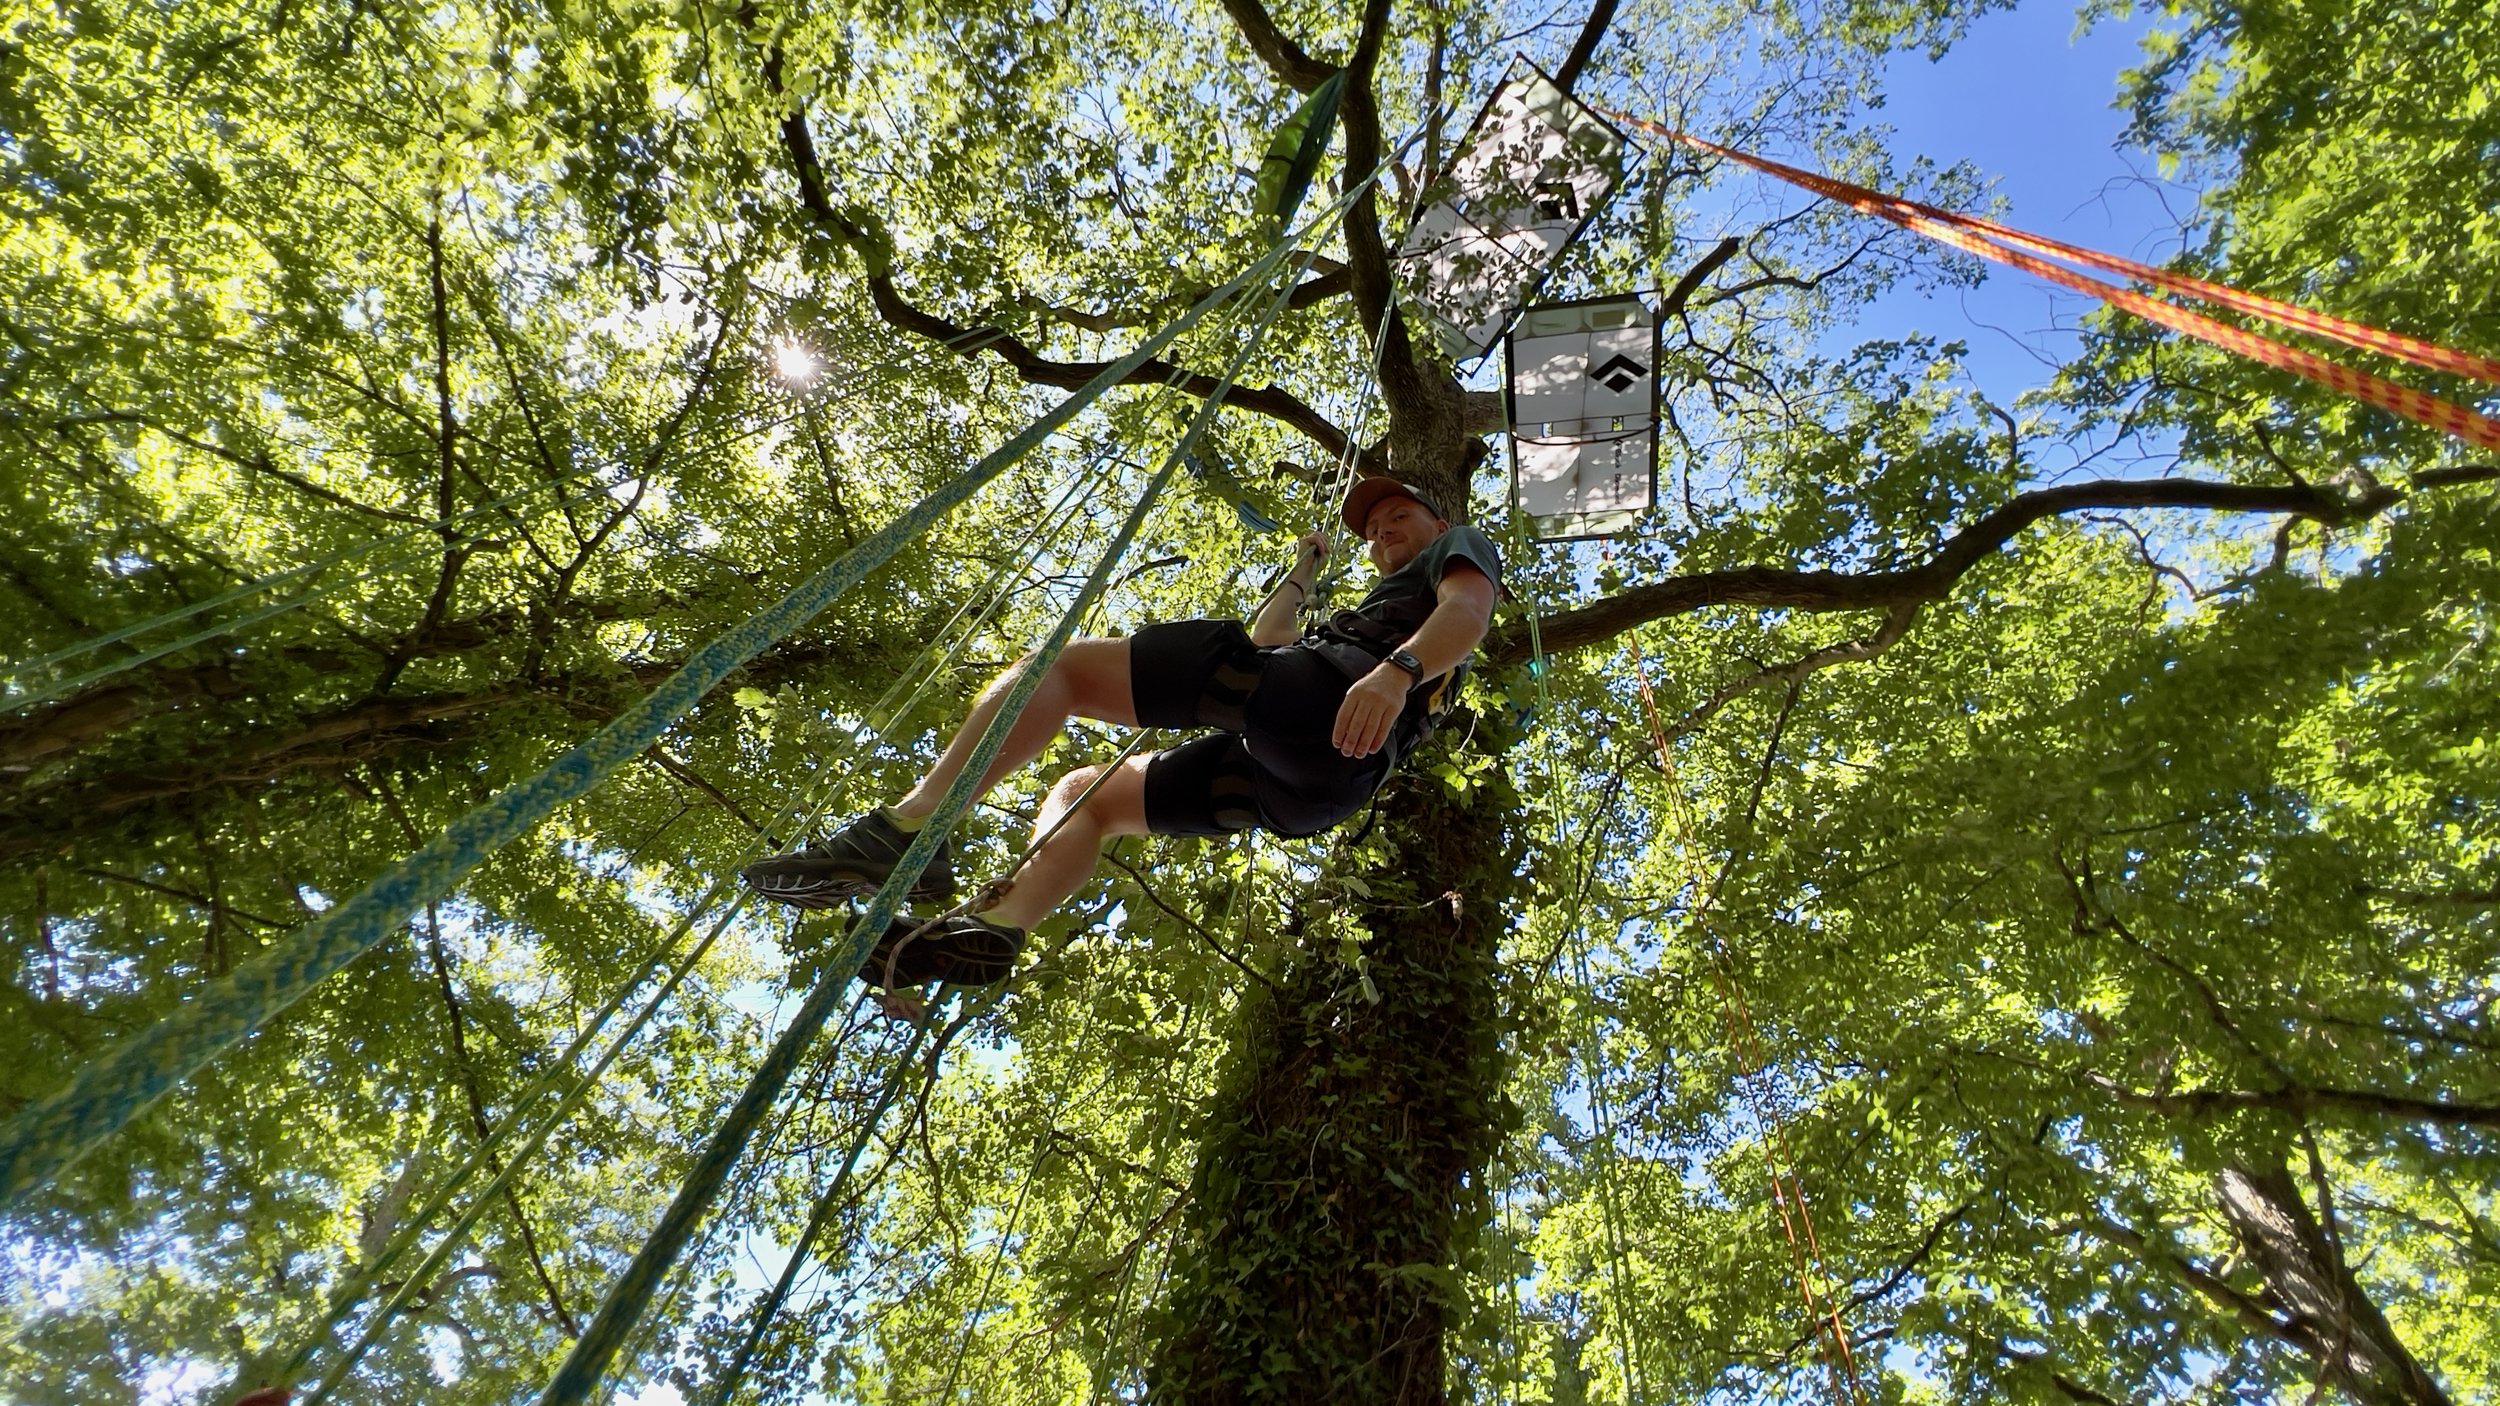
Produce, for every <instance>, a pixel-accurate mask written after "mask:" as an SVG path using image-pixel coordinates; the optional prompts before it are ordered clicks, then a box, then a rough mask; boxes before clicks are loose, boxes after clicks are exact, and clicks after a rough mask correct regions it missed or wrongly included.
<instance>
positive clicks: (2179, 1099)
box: [2083, 1070, 2500, 1128]
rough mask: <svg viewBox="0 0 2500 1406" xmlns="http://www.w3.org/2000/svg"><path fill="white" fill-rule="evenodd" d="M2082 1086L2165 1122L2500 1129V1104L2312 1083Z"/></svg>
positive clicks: (2096, 1076) (2099, 1080) (2100, 1082)
mask: <svg viewBox="0 0 2500 1406" xmlns="http://www.w3.org/2000/svg"><path fill="white" fill-rule="evenodd" d="M2083 1078H2084V1082H2086V1083H2088V1084H2090V1085H2091V1086H2092V1087H2094V1088H2096V1089H2098V1090H2100V1091H2101V1092H2102V1093H2104V1094H2107V1095H2108V1096H2109V1097H2111V1098H2112V1099H2115V1100H2117V1101H2118V1102H2119V1103H2122V1104H2125V1105H2126V1106H2127V1107H2129V1108H2140V1109H2143V1110H2145V1111H2146V1112H2149V1113H2159V1114H2162V1115H2163V1116H2165V1117H2176V1118H2210V1117H2213V1116H2215V1115H2216V1114H2222V1113H2236V1112H2241V1111H2245V1110H2249V1109H2264V1110H2267V1111H2270V1112H2277V1113H2290V1114H2294V1115H2298V1116H2307V1115H2309V1114H2313V1113H2360V1114H2366V1115H2369V1116H2371V1117H2376V1118H2396V1119H2401V1120H2403V1121H2405V1122H2409V1123H2430V1124H2433V1125H2435V1126H2438V1127H2443V1128H2500V1103H2451V1102H2447V1101H2445V1100H2440V1099H2427V1098H2413V1097H2410V1096H2407V1095H2404V1094H2390V1093H2381V1092H2378V1091H2377V1090H2374V1089H2334V1088H2323V1087H2320V1086H2317V1085H2312V1084H2286V1085H2284V1086H2283V1087H2281V1088H2279V1089H2189V1090H2185V1091H2182V1092H2173V1093H2163V1092H2159V1091H2156V1090H2151V1089H2137V1088H2130V1087H2128V1086H2127V1085H2125V1084H2121V1083H2119V1082H2118V1081H2117V1080H2115V1079H2112V1078H2110V1077H2109V1076H2108V1075H2106V1074H2100V1073H2096V1072H2093V1071H2090V1070H2086V1071H2084V1075H2083Z"/></svg>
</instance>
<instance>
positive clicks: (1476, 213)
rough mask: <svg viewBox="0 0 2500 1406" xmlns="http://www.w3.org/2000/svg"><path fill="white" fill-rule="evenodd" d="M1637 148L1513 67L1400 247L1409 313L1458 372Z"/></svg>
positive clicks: (1540, 77) (1523, 67) (1483, 347)
mask: <svg viewBox="0 0 2500 1406" xmlns="http://www.w3.org/2000/svg"><path fill="white" fill-rule="evenodd" d="M1627 145H1628V143H1627V142H1626V141H1625V139H1624V137H1623V134H1622V133H1620V132H1618V131H1616V130H1615V129H1614V128H1613V127H1611V126H1609V125H1607V124H1606V122H1605V121H1604V120H1603V119H1601V118H1599V117H1598V115H1597V114H1596V113H1594V112H1592V111H1590V110H1589V109H1588V108H1587V107H1585V106H1583V105H1581V104H1580V103H1579V102H1577V101H1576V100H1574V99H1573V98H1572V97H1571V95H1570V94H1568V93H1565V92H1564V91H1563V90H1562V89H1560V88H1558V87H1556V86H1554V84H1553V82H1552V80H1550V79H1548V78H1547V77H1546V76H1545V75H1544V74H1543V73H1540V72H1538V71H1537V69H1536V68H1535V66H1534V65H1532V64H1529V63H1527V62H1526V61H1525V60H1521V61H1520V62H1518V63H1516V64H1514V65H1513V66H1512V69H1511V76H1510V77H1508V78H1506V79H1504V80H1503V82H1502V86H1501V87H1500V88H1498V89H1495V90H1494V93H1493V97H1492V100H1491V101H1489V102H1487V103H1486V104H1485V108H1484V111H1483V112H1482V113H1481V114H1479V115H1478V116H1477V118H1476V123H1475V126H1473V127H1471V128H1469V129H1468V133H1467V139H1466V141H1465V142H1463V143H1462V144H1461V145H1460V146H1459V149H1458V154H1457V156H1455V157H1454V158H1453V159H1452V160H1451V162H1450V168H1449V174H1448V175H1447V176H1445V177H1444V178H1442V179H1441V180H1439V181H1436V182H1434V183H1433V185H1432V186H1431V187H1430V188H1429V190H1428V191H1427V195H1428V197H1430V198H1429V200H1428V203H1427V204H1426V205H1425V206H1424V208H1423V209H1422V210H1421V211H1420V212H1418V213H1417V215H1416V216H1415V224H1414V226H1413V227H1412V228H1411V229H1409V230H1408V231H1407V232H1406V238H1405V239H1404V240H1403V241H1401V242H1400V243H1399V245H1398V258H1397V263H1398V279H1399V282H1400V284H1401V285H1402V286H1403V288H1404V290H1405V294H1406V298H1405V303H1406V309H1407V313H1408V315H1409V316H1410V317H1412V318H1414V319H1415V320H1416V321H1417V322H1418V323H1420V324H1421V325H1422V326H1424V327H1425V328H1428V329H1429V330H1430V331H1431V333H1432V336H1433V339H1434V341H1435V342H1436V343H1437V344H1438V345H1439V346H1440V348H1441V351H1442V353H1443V354H1444V355H1446V356H1448V357H1449V358H1450V360H1451V361H1452V362H1454V363H1458V364H1462V365H1463V364H1465V363H1468V362H1471V361H1473V360H1475V359H1476V358H1478V357H1480V356H1482V355H1484V354H1485V352H1487V351H1489V350H1491V349H1492V346H1493V343H1494V342H1495V341H1497V340H1499V339H1500V337H1501V335H1502V329H1503V328H1504V327H1505V326H1507V325H1508V324H1509V322H1510V319H1511V315H1512V314H1513V313H1514V312H1516V311H1517V310H1518V308H1519V307H1520V305H1521V304H1523V303H1525V302H1526V301H1527V300H1528V298H1529V297H1530V296H1531V295H1533V294H1534V293H1535V292H1536V288H1537V285H1538V284H1539V283H1541V282H1543V281H1544V278H1545V275H1546V272H1547V271H1548V270H1550V269H1551V268H1552V267H1553V265H1554V260H1555V259H1556V258H1557V257H1559V256H1560V255H1561V253H1562V251H1563V249H1564V247H1565V246H1566V245H1568V244H1570V243H1571V241H1572V240H1573V239H1575V238H1577V237H1578V236H1579V233H1580V231H1581V230H1582V229H1585V228H1586V227H1587V226H1588V222H1589V220H1590V219H1591V218H1592V217H1594V216H1595V215H1596V213H1597V209H1598V207H1599V206H1600V205H1602V204H1604V203H1605V201H1606V198H1607V197H1608V196H1609V195H1611V194H1613V193H1614V190H1615V187H1617V186H1618V185H1620V184H1622V182H1623V173H1624V160H1625V154H1626V147H1627Z"/></svg>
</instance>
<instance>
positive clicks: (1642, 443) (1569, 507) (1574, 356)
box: [1505, 294, 1658, 542]
mask: <svg viewBox="0 0 2500 1406" xmlns="http://www.w3.org/2000/svg"><path fill="white" fill-rule="evenodd" d="M1509 353H1510V358H1509V359H1510V380H1509V384H1508V386H1507V388H1506V390H1505V394H1506V395H1507V396H1508V397H1509V416H1510V427H1511V456H1510V461H1511V504H1512V506H1513V507H1514V508H1515V509H1517V510H1518V511H1519V512H1521V513H1525V514H1526V515H1527V516H1528V518H1529V520H1530V522H1531V523H1532V524H1533V525H1534V530H1535V532H1536V536H1537V539H1538V540H1539V541H1546V542H1552V541H1566V540H1569V539H1571V538H1575V537H1598V536H1604V535H1606V534H1608V533H1612V532H1618V531H1621V530H1622V529H1623V528H1625V527H1628V526H1630V525H1631V524H1632V523H1633V522H1635V521H1637V520H1638V519H1639V518H1640V516H1641V515H1642V514H1644V513H1646V512H1648V511H1649V510H1650V509H1652V508H1654V507H1656V506H1657V505H1658V371H1657V367H1658V319H1657V316H1656V315H1655V314H1654V313H1652V312H1651V311H1650V309H1649V305H1648V304H1647V303H1645V302H1643V301H1642V300H1641V298H1640V297H1639V296H1638V295H1637V294H1623V295H1618V296H1614V297H1605V298H1583V299H1580V300H1578V301H1575V302H1567V303H1542V304H1539V305H1537V306H1535V307H1532V308H1528V309H1526V310H1524V311H1523V312H1521V313H1520V315H1519V322H1518V325H1517V326H1515V327H1514V328H1512V329H1511V334H1510V342H1509Z"/></svg>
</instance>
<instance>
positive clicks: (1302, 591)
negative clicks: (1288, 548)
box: [1250, 532, 1328, 649]
mask: <svg viewBox="0 0 2500 1406" xmlns="http://www.w3.org/2000/svg"><path fill="white" fill-rule="evenodd" d="M1293 546H1294V559H1293V570H1291V571H1288V572H1286V573H1285V578H1284V579H1283V580H1281V581H1279V582H1277V583H1276V589H1275V590H1272V591H1270V592H1268V593H1267V599H1266V601H1264V602H1263V603H1261V604H1260V606H1259V613H1258V615H1257V616H1255V617H1254V618H1253V619H1252V620H1251V622H1250V642H1251V643H1252V644H1255V645H1257V646H1259V647H1260V648H1261V649H1273V648H1275V647H1276V646H1277V645H1280V644H1291V643H1293V642H1294V641H1295V640H1297V639H1300V638H1301V637H1302V621H1301V613H1302V603H1303V602H1304V601H1306V600H1309V599H1310V598H1311V591H1312V589H1313V588H1314V587H1315V586H1316V585H1317V584H1318V581H1319V567H1320V563H1321V562H1323V561H1326V560H1327V559H1328V537H1327V534H1325V533H1319V532H1311V533H1305V534H1304V535H1303V537H1302V540H1300V541H1298V542H1296V543H1294V544H1293Z"/></svg>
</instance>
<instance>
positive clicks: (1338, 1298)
mask: <svg viewBox="0 0 2500 1406" xmlns="http://www.w3.org/2000/svg"><path fill="white" fill-rule="evenodd" d="M1485 742H1486V739H1485V737H1484V735H1483V733H1482V731H1481V730H1479V732H1478V734H1477V737H1476V745H1478V746H1483V745H1485ZM1427 750H1430V749H1427ZM1517 805H1518V797H1517V794H1516V793H1515V791H1514V790H1513V789H1512V788H1511V786H1510V785H1509V783H1508V782H1507V780H1495V781H1493V782H1490V783H1488V784H1484V785H1480V786H1477V787H1475V788H1474V789H1473V790H1471V791H1469V792H1468V793H1467V794H1466V795H1465V796H1464V797H1459V796H1453V795H1452V794H1450V793H1449V792H1448V791H1446V790H1445V789H1443V788H1442V787H1441V786H1440V785H1439V783H1437V782H1433V781H1428V780H1424V779H1420V778H1417V777H1415V776H1413V775H1411V774H1408V775H1401V776H1398V777H1393V778H1392V779H1391V781H1390V783H1389V784H1388V786H1386V787H1384V788H1383V791H1382V795H1381V800H1380V806H1379V813H1378V818H1377V824H1378V826H1379V831H1380V833H1381V834H1383V835H1384V836H1385V837H1386V838H1387V839H1388V840H1389V841H1390V844H1391V847H1392V852H1393V854H1394V855H1395V859H1394V860H1393V861H1392V862H1391V863H1389V864H1387V865H1384V866H1382V869H1381V872H1379V873H1377V874H1374V875H1371V876H1369V882H1370V884H1371V885H1372V889H1373V896H1372V897H1371V898H1369V899H1368V900H1364V901H1363V911H1362V913H1361V914H1360V922H1361V924H1362V927H1363V928H1364V930H1365V937H1364V941H1363V954H1364V966H1365V970H1366V971H1367V972H1368V975H1369V977H1370V980H1371V983H1372V986H1373V987H1374V988H1375V989H1376V990H1377V992H1378V993H1379V994H1378V999H1377V1001H1374V1000H1371V999H1369V998H1368V997H1367V996H1366V995H1365V993H1364V991H1363V988H1362V981H1361V978H1360V976H1359V975H1358V973H1357V972H1356V971H1355V970H1354V969H1353V968H1350V967H1349V966H1347V965H1346V964H1345V963H1343V962H1342V961H1341V960H1340V959H1339V957H1338V955H1337V953H1336V952H1334V951H1332V950H1326V949H1324V948H1312V947H1306V948H1305V949H1304V950H1302V951H1300V952H1299V953H1298V954H1297V955H1296V956H1295V958H1294V960H1293V962H1292V965H1291V966H1290V968H1289V969H1288V970H1287V972H1286V973H1285V975H1284V976H1283V978H1282V979H1281V980H1279V981H1278V982H1277V984H1276V986H1275V988H1274V989H1273V990H1272V991H1271V990H1268V989H1263V988H1254V989H1253V990H1252V991H1251V993H1250V994H1249V995H1247V996H1246V997H1245V998H1244V1000H1243V1003H1242V1008H1241V1012H1240V1016H1239V1020H1240V1026H1239V1031H1238V1034H1237V1036H1236V1042H1237V1043H1236V1047H1235V1052H1234V1057H1233V1060H1232V1067H1231V1071H1230V1076H1229V1079H1228V1082H1227V1084H1226V1086H1225V1087H1224V1089H1223V1090H1222V1092H1221V1093H1220V1094H1219V1096H1218V1097H1217V1098H1216V1099H1215V1100H1214V1101H1213V1103H1212V1106H1211V1108H1210V1110H1209V1114H1208V1117H1207V1119H1206V1122H1205V1124H1204V1126H1203V1127H1202V1128H1201V1142H1200V1154H1199V1163H1198V1168H1197V1172H1196V1176H1195V1183H1194V1185H1193V1187H1192V1192H1191V1197H1190V1202H1189V1211H1188V1213H1187V1214H1188V1218H1187V1220H1186V1221H1185V1222H1184V1224H1183V1226H1182V1229H1181V1243H1180V1246H1179V1248H1178V1251H1177V1253H1176V1255H1175V1258H1174V1266H1173V1271H1172V1278H1171V1286H1170V1290H1169V1295H1168V1298H1167V1300H1166V1302H1165V1304H1164V1307H1163V1314H1164V1317H1165V1321H1164V1322H1163V1324H1162V1325H1161V1331H1160V1332H1158V1333H1157V1334H1156V1339H1155V1340H1156V1341H1157V1343H1158V1347H1157V1349H1156V1356H1155V1360H1154V1361H1153V1362H1152V1364H1151V1365H1150V1369H1149V1373H1148V1379H1149V1384H1150V1388H1151V1392H1150V1394H1151V1399H1153V1400H1155V1401H1157V1402H1162V1403H1175V1404H1176V1406H1177V1404H1179V1403H1186V1406H1200V1403H1206V1404H1207V1406H1215V1403H1251V1402H1291V1403H1297V1406H1299V1403H1305V1402H1313V1401H1329V1402H1390V1403H1399V1406H1406V1403H1419V1404H1420V1403H1437V1402H1440V1401H1442V1400H1444V1399H1445V1398H1446V1385H1445V1373H1446V1364H1445V1360H1444V1352H1443V1337H1444V1332H1445V1328H1446V1325H1447V1323H1448V1322H1449V1321H1450V1318H1451V1316H1452V1309H1453V1307H1454V1306H1453V1305H1452V1304H1451V1302H1450V1301H1449V1298H1448V1295H1449V1294H1450V1293H1452V1292H1456V1291H1457V1285H1458V1283H1459V1278H1458V1274H1457V1272H1456V1267H1457V1266H1458V1265H1459V1264H1460V1263H1461V1262H1462V1261H1463V1259H1464V1258H1465V1250H1466V1245H1467V1240H1468V1237H1470V1236H1471V1235H1472V1234H1474V1233H1475V1232H1476V1230H1477V1229H1478V1228H1479V1227H1480V1226H1482V1225H1483V1224H1485V1223H1486V1221H1487V1218H1488V1217H1489V1215H1490V1201H1489V1198H1488V1196H1487V1194H1486V1188H1485V1185H1484V1182H1483V1175H1484V1173H1483V1168H1484V1167H1485V1165H1486V1163H1487V1161H1488V1160H1489V1158H1490V1156H1491V1154H1492V1152H1493V1151H1494V1148H1495V1145H1496V1143H1497V1142H1498V1141H1499V1139H1500V1138H1501V1137H1502V1135H1503V1131H1504V1129H1505V1128H1507V1127H1509V1126H1511V1124H1512V1123H1513V1121H1514V1119H1513V1117H1512V1116H1511V1112H1510V1110H1508V1109H1507V1108H1506V1107H1505V1106H1504V1102H1503V1092H1502V1085H1503V1069H1504V1063H1503V1054H1502V1051H1501V1046H1500V1039H1499V1024H1500V1022H1499V1020H1498V1018H1497V1014H1498V1013H1497V1011H1496V1008H1495V1000H1494V986H1493V976H1494V954H1495V952H1496V950H1497V948H1498V945H1499V941H1500V938H1501V934H1502V931H1503V927H1504V924H1505V922H1506V919H1507V916H1508V912H1509V909H1510V906H1511V905H1512V903H1513V902H1514V901H1515V900H1516V898H1517V897H1518V894H1517V890H1518V889H1519V887H1520V884H1521V881H1520V879H1519V878H1518V877H1517V870H1518V868H1519V852H1518V843H1517V840H1516V837H1515V836H1514V835H1513V833H1512V830H1511V818H1512V816H1513V814H1514V812H1515V810H1516V807H1517ZM1299 917H1307V910H1305V911H1304V912H1303V913H1302V914H1301V915H1299ZM1298 922H1299V918H1298V920H1297V925H1298Z"/></svg>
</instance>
